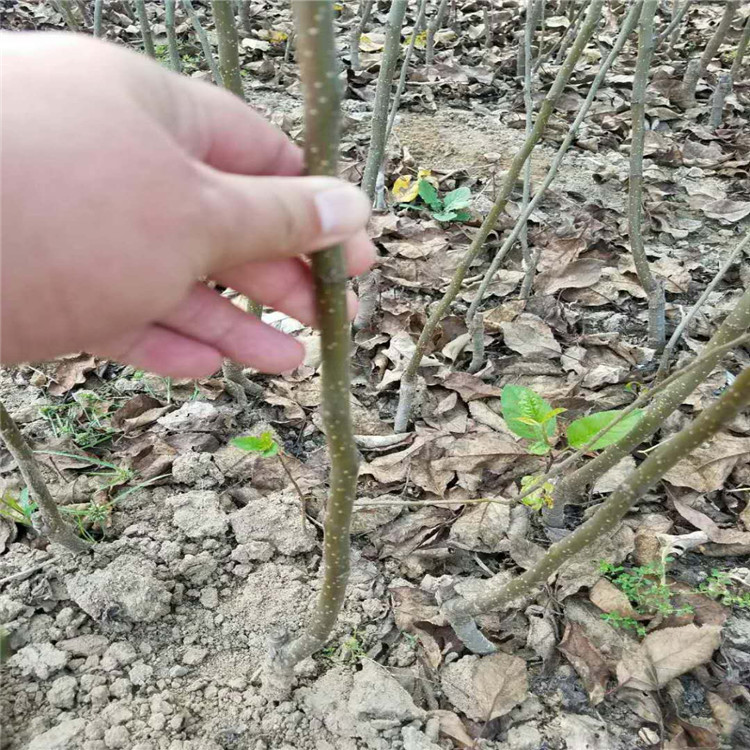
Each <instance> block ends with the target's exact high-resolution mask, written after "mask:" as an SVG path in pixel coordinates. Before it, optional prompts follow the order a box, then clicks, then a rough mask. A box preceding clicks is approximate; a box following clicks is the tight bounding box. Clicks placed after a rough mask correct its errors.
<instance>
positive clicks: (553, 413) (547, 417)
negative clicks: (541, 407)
mask: <svg viewBox="0 0 750 750" xmlns="http://www.w3.org/2000/svg"><path fill="white" fill-rule="evenodd" d="M564 411H568V410H567V409H559V408H558V409H553V410H552V411H551V412H549V413H548V414H546V415H545V416H544V419H543V420H542V422H549V420H550V419H554V418H555V417H556V416H557V415H558V414H562V413H563V412H564Z"/></svg>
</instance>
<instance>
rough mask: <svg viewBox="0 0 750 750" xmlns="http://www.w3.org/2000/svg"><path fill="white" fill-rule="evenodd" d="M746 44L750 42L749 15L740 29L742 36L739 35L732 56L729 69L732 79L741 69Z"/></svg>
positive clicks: (736, 76) (734, 78) (735, 77)
mask: <svg viewBox="0 0 750 750" xmlns="http://www.w3.org/2000/svg"><path fill="white" fill-rule="evenodd" d="M748 44H750V16H748V17H747V20H746V21H745V26H744V27H743V29H742V36H741V37H740V41H739V43H738V44H737V53H736V54H735V56H734V62H733V63H732V69H731V70H730V71H729V73H730V75H731V76H732V80H733V81H736V80H737V78H738V76H739V74H740V70H742V61H743V60H744V58H745V53H746V52H747V46H748Z"/></svg>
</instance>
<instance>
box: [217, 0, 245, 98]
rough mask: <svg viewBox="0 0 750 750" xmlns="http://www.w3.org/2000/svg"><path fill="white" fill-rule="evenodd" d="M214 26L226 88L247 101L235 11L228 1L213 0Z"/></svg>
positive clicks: (220, 67)
mask: <svg viewBox="0 0 750 750" xmlns="http://www.w3.org/2000/svg"><path fill="white" fill-rule="evenodd" d="M211 9H212V10H213V14H214V25H215V26H216V36H217V38H218V42H219V72H220V73H221V80H222V82H223V84H224V88H225V89H228V90H229V91H231V92H232V93H233V94H236V95H237V96H238V97H239V98H240V99H242V101H243V102H244V101H245V92H244V90H243V88H242V76H241V75H240V54H239V37H238V36H237V26H236V25H235V22H234V9H233V8H232V3H231V2H227V0H211Z"/></svg>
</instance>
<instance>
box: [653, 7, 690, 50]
mask: <svg viewBox="0 0 750 750" xmlns="http://www.w3.org/2000/svg"><path fill="white" fill-rule="evenodd" d="M693 2H694V0H684V2H683V3H682V5H678V3H679V0H675V2H674V5H673V6H672V20H671V21H670V22H669V24H668V25H667V27H666V28H665V29H664V31H662V32H660V33H659V34H657V36H656V42H655V45H654V46H655V48H658V46H659V45H660V44H661V43H662V42H663V41H664V40H665V39H666V38H667V37H668V36H670V34H672V32H675V34H679V29H678V28H677V27H678V26H679V25H680V22H681V21H682V19H683V18H684V17H685V14H686V13H687V12H688V10H689V8H690V6H691V5H692V4H693ZM676 41H677V38H676V37H674V36H673V37H671V42H670V46H671V45H673V44H675V43H676Z"/></svg>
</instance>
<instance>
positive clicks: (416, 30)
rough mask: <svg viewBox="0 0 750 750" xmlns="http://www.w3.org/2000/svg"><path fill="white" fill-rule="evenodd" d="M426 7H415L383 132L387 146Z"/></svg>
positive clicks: (424, 2) (422, 4) (423, 3)
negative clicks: (408, 37) (409, 36)
mask: <svg viewBox="0 0 750 750" xmlns="http://www.w3.org/2000/svg"><path fill="white" fill-rule="evenodd" d="M426 6H427V0H419V6H418V7H417V20H416V21H415V23H414V28H413V29H412V32H411V39H410V40H409V46H408V47H407V48H406V52H405V53H404V60H403V62H402V63H401V73H400V75H399V77H398V85H397V86H396V93H395V94H394V95H393V102H392V103H391V111H390V114H389V115H388V126H387V127H386V131H385V143H386V145H388V141H389V139H390V137H391V131H392V130H393V123H395V122H396V115H397V114H398V107H399V104H401V95H402V94H403V93H404V87H405V86H406V76H407V74H408V73H409V63H410V62H411V56H412V54H413V53H414V45H415V44H416V42H417V36H418V35H419V33H420V32H421V31H422V27H423V26H424V18H425V8H426Z"/></svg>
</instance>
